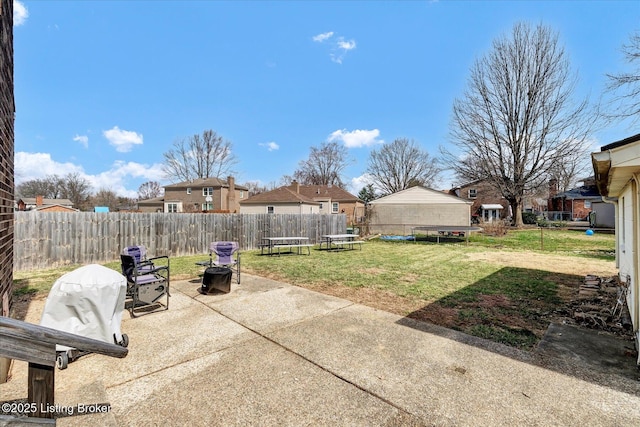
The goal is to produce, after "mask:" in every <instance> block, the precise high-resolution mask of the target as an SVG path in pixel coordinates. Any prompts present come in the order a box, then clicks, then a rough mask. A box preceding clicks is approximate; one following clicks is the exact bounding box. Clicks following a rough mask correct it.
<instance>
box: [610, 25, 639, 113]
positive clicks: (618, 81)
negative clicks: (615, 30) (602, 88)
mask: <svg viewBox="0 0 640 427" xmlns="http://www.w3.org/2000/svg"><path fill="white" fill-rule="evenodd" d="M622 53H623V55H624V58H625V61H626V62H627V63H629V64H631V66H633V65H635V68H634V69H632V70H631V71H628V72H623V73H620V74H607V77H608V78H609V85H608V86H607V91H608V92H609V93H610V94H612V95H613V99H612V100H611V101H610V103H609V105H610V107H611V110H612V112H611V113H609V114H608V116H609V117H610V118H614V119H620V120H622V119H626V118H629V117H631V118H633V120H632V122H633V123H634V124H635V123H637V122H638V120H640V31H638V32H636V33H634V34H632V35H631V37H630V40H629V43H628V44H625V45H624V46H622Z"/></svg>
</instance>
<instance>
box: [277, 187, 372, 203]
mask: <svg viewBox="0 0 640 427" xmlns="http://www.w3.org/2000/svg"><path fill="white" fill-rule="evenodd" d="M288 188H289V189H290V190H292V191H294V192H295V191H296V184H291V185H290V186H289V187H288ZM299 188H300V194H302V195H303V196H306V197H308V198H310V199H313V200H327V199H331V200H332V201H334V202H358V201H360V199H358V197H356V196H354V195H353V194H351V193H349V192H348V191H346V190H343V189H342V188H340V187H337V186H335V185H331V186H329V185H300V187H299Z"/></svg>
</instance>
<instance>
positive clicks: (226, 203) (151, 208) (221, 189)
mask: <svg viewBox="0 0 640 427" xmlns="http://www.w3.org/2000/svg"><path fill="white" fill-rule="evenodd" d="M248 197H249V189H248V188H247V187H245V186H243V185H236V183H235V179H234V178H233V177H232V176H230V177H229V178H228V179H227V181H223V180H221V179H219V178H200V179H194V180H191V181H185V182H180V183H177V184H171V185H167V186H165V187H164V196H162V197H156V198H153V199H148V200H140V201H139V202H138V210H139V211H140V212H230V213H235V212H239V211H240V205H239V204H238V203H239V201H241V200H243V199H246V198H248Z"/></svg>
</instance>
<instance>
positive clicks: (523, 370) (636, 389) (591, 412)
mask: <svg viewBox="0 0 640 427" xmlns="http://www.w3.org/2000/svg"><path fill="white" fill-rule="evenodd" d="M242 279H243V280H242V283H241V284H240V285H236V284H235V283H233V285H232V291H231V293H229V294H217V295H201V294H199V293H198V292H197V288H198V286H199V284H198V282H197V281H182V282H174V283H172V298H171V302H170V304H171V305H170V309H169V310H168V311H162V312H157V313H153V314H150V315H147V316H143V317H140V318H137V319H130V318H129V317H128V315H125V319H124V320H123V323H122V331H123V332H124V333H126V334H128V336H129V339H130V344H129V354H128V356H127V357H126V358H125V359H113V358H108V357H104V356H99V355H88V356H84V357H81V358H80V359H79V360H77V361H75V362H73V363H71V364H70V365H69V368H68V369H66V370H62V371H60V370H56V375H55V381H56V404H57V405H60V407H61V408H66V407H69V406H71V405H77V404H84V405H88V404H92V403H109V404H110V411H109V412H108V413H106V414H92V415H81V416H78V415H77V414H74V415H73V416H66V417H59V418H58V420H57V421H58V425H60V426H76V425H78V426H81V425H88V424H92V425H114V426H115V425H122V426H134V425H136V426H139V425H191V426H211V425H224V426H228V425H260V426H270V425H273V426H276V425H277V426H282V425H292V426H293V425H295V426H299V425H366V426H371V425H376V426H405V425H408V426H413V425H415V426H418V425H442V426H453V425H455V426H477V425H486V426H489V425H490V426H510V427H511V426H514V425H536V426H577V425H589V426H637V425H640V382H639V381H638V378H634V377H633V374H631V375H629V374H624V373H621V372H618V371H615V372H606V370H599V369H595V368H594V367H593V366H590V365H588V364H586V363H583V362H580V361H579V360H578V361H576V360H575V359H571V358H562V357H558V356H557V355H552V354H549V353H544V352H541V353H529V352H523V351H518V350H516V349H513V348H510V347H507V346H503V345H500V344H496V343H492V342H489V341H486V340H482V339H479V338H474V337H470V336H468V335H464V334H462V333H458V332H456V331H452V330H448V329H444V328H440V327H436V326H433V325H430V324H426V323H419V322H415V321H413V320H411V319H407V318H403V317H401V316H397V315H393V314H390V313H386V312H383V311H379V310H375V309H372V308H368V307H365V306H362V305H358V304H354V303H352V302H350V301H347V300H344V299H340V298H335V297H331V296H327V295H323V294H319V293H316V292H312V291H309V290H306V289H302V288H299V287H296V286H291V285H288V284H285V283H280V282H275V281H272V280H268V279H264V278H261V277H256V276H251V275H248V274H243V277H242ZM41 305H42V304H40V306H38V305H33V306H32V307H31V308H30V311H29V313H28V316H27V319H26V320H27V321H30V322H32V323H38V322H39V318H40V312H41V310H42V306H41ZM630 363H632V359H630ZM26 371H27V369H26V363H22V362H15V363H14V366H13V369H12V380H11V381H9V382H8V383H6V384H2V385H0V400H1V401H3V402H6V401H12V400H14V399H24V398H26V395H27V390H26V387H27V381H26V377H27V373H26ZM631 372H633V371H631Z"/></svg>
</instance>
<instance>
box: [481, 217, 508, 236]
mask: <svg viewBox="0 0 640 427" xmlns="http://www.w3.org/2000/svg"><path fill="white" fill-rule="evenodd" d="M480 227H482V231H483V233H484V234H485V235H487V236H504V235H505V234H507V230H508V229H509V222H508V221H507V220H499V221H492V222H484V221H483V222H481V223H480Z"/></svg>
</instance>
